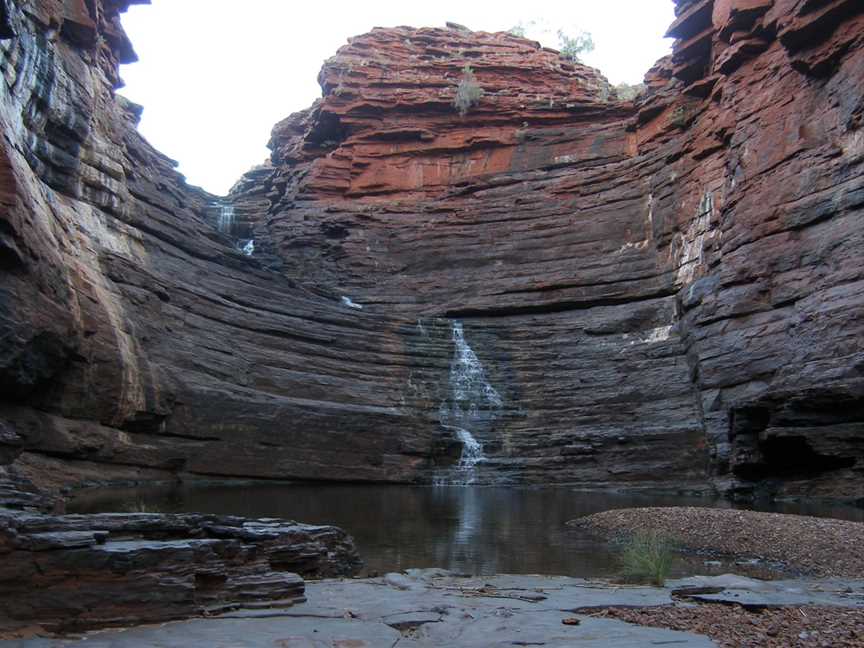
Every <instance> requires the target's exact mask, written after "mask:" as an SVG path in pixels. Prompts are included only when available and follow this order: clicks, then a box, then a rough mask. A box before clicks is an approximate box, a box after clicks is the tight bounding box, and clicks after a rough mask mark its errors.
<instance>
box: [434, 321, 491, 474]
mask: <svg viewBox="0 0 864 648" xmlns="http://www.w3.org/2000/svg"><path fill="white" fill-rule="evenodd" d="M452 330H453V359H452V360H451V361H450V376H449V387H450V389H449V394H448V397H447V398H446V399H445V400H444V401H442V403H441V406H440V407H439V409H438V420H439V421H440V423H441V425H442V426H444V427H445V428H447V429H450V430H453V431H454V432H455V434H456V437H457V438H458V439H459V442H460V443H461V444H462V454H461V456H460V458H459V463H458V464H457V466H456V471H455V473H454V474H451V475H448V476H446V477H445V478H443V479H440V480H436V482H437V483H446V484H460V485H467V484H471V483H473V482H474V480H475V478H476V466H477V465H478V464H480V463H482V462H483V461H485V459H486V456H485V455H484V454H483V444H482V443H480V441H478V440H477V438H476V437H475V434H480V433H482V432H483V431H485V430H486V429H488V428H489V427H491V424H492V422H493V421H494V420H495V419H496V418H497V417H498V410H499V409H500V408H501V406H502V404H503V400H502V398H501V396H500V394H499V393H498V392H497V391H496V390H495V388H494V387H493V386H492V385H491V384H489V381H488V380H487V379H486V370H485V369H484V368H483V365H482V364H481V362H480V360H479V358H478V357H477V354H476V353H474V350H473V349H472V348H471V346H470V345H469V344H468V342H467V341H466V340H465V332H464V330H463V328H462V322H459V321H454V322H453V325H452Z"/></svg>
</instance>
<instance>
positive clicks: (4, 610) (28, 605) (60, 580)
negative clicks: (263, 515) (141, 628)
mask: <svg viewBox="0 0 864 648" xmlns="http://www.w3.org/2000/svg"><path fill="white" fill-rule="evenodd" d="M360 564H361V563H360V560H359V559H358V557H357V552H356V550H355V549H354V545H353V542H352V541H351V539H350V538H349V537H348V536H347V535H346V534H345V532H344V531H342V530H341V529H338V528H336V527H327V526H309V525H304V524H297V523H294V522H285V521H280V520H247V519H243V518H234V517H219V516H215V515H162V514H154V513H126V514H123V513H117V514H103V515H65V516H46V515H38V514H29V513H14V512H11V511H8V510H5V509H2V508H0V633H3V632H8V631H12V630H16V629H20V628H22V627H25V626H28V625H32V624H39V625H40V626H42V627H45V628H47V629H49V630H54V631H69V630H78V629H83V628H91V627H102V626H106V625H129V624H136V623H144V622H152V621H164V620H168V619H177V618H183V617H188V616H194V615H200V614H204V613H215V612H220V611H224V610H226V609H230V608H232V607H237V606H240V605H246V606H248V605H257V606H271V605H279V606H287V605H292V604H293V603H296V602H303V601H305V600H306V599H305V598H304V597H303V591H304V582H303V578H302V577H308V578H327V577H335V576H346V575H351V574H353V573H355V572H356V571H357V570H358V569H359V567H360Z"/></svg>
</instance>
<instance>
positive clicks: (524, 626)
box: [3, 569, 864, 648]
mask: <svg viewBox="0 0 864 648" xmlns="http://www.w3.org/2000/svg"><path fill="white" fill-rule="evenodd" d="M709 590H710V591H713V592H715V595H717V596H720V597H721V598H722V597H724V596H725V597H726V598H727V599H730V600H740V599H742V598H747V599H748V600H749V601H750V604H752V605H754V606H757V605H761V606H767V607H770V608H772V609H774V608H776V609H782V610H788V609H793V608H792V607H790V606H798V607H800V606H805V605H808V606H819V609H820V610H823V613H824V615H825V616H826V617H831V618H841V617H843V616H844V615H848V614H850V613H851V614H860V612H861V611H862V610H864V581H843V580H836V579H835V580H827V579H824V580H791V581H771V582H763V581H756V580H752V579H748V578H742V577H737V576H720V577H702V578H695V579H684V580H681V581H671V582H670V583H668V584H667V586H666V587H665V588H657V587H644V586H618V585H612V584H610V583H606V582H599V581H587V580H582V579H577V578H568V577H553V576H506V575H499V576H489V577H476V578H466V577H460V576H457V575H454V574H451V573H448V572H444V571H441V570H429V569H427V570H409V571H408V572H406V573H402V574H387V575H385V576H384V577H382V578H373V579H355V580H344V579H343V580H324V581H318V582H309V583H307V587H306V596H307V600H306V601H305V602H303V603H299V604H297V605H294V606H292V607H288V608H284V607H278V606H276V607H273V608H270V609H249V608H242V609H237V610H234V611H232V612H229V613H226V614H222V615H218V616H211V617H207V618H200V619H190V620H186V621H176V622H171V623H165V624H160V625H155V626H146V627H137V628H126V629H113V630H106V631H103V632H91V633H88V634H86V635H82V636H80V637H65V638H32V639H28V640H21V641H16V642H10V643H9V644H3V645H4V646H5V645H10V646H11V645H15V646H19V647H21V648H61V647H66V646H74V645H78V644H81V645H86V646H88V647H89V648H109V647H110V648H124V647H125V646H130V647H132V646H160V647H161V648H173V647H178V648H179V647H181V646H182V647H183V648H193V647H197V646H202V647H205V646H206V647H207V648H210V647H212V646H244V647H253V648H255V647H259V646H260V647H264V646H266V647H268V648H271V647H273V646H279V647H282V648H382V647H386V648H391V647H396V648H432V647H436V648H437V647H440V646H454V647H464V648H480V647H482V648H490V647H496V646H508V647H512V646H546V647H551V648H554V647H562V646H586V647H590V646H596V647H597V648H600V647H604V648H605V647H608V646H615V647H616V648H628V647H636V646H639V647H640V648H642V647H645V646H672V645H674V646H676V647H679V646H680V647H682V648H708V647H712V646H718V645H721V644H718V643H715V641H714V640H712V639H710V638H709V637H707V636H704V634H703V633H699V632H682V631H676V630H671V629H664V628H652V627H645V626H641V625H633V624H630V623H626V622H624V621H622V620H619V619H615V618H611V617H608V616H607V617H605V618H604V617H603V616H601V615H600V614H599V612H600V611H601V610H606V609H608V608H617V609H646V610H649V609H650V610H656V609H664V610H678V609H692V608H693V606H694V605H695V606H698V607H707V606H712V607H714V606H717V607H720V606H723V607H725V606H727V605H728V604H727V603H725V602H724V601H720V600H717V601H710V602H708V601H704V602H700V601H698V600H697V599H695V598H692V597H694V596H698V594H696V592H697V591H709ZM742 632H746V629H743V630H742ZM806 645H810V644H806ZM816 645H818V644H816Z"/></svg>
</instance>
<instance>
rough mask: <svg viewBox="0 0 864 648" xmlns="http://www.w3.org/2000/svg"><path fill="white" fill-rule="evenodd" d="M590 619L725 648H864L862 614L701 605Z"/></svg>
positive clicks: (615, 611)
mask: <svg viewBox="0 0 864 648" xmlns="http://www.w3.org/2000/svg"><path fill="white" fill-rule="evenodd" d="M591 616H596V617H601V618H608V619H619V620H621V621H627V622H628V623H635V624H637V625H643V626H651V627H655V628H669V629H670V630H682V631H686V632H695V633H697V634H704V635H707V636H709V637H711V639H713V640H714V641H715V642H716V643H718V644H719V645H720V646H723V648H787V647H791V646H796V647H797V646H801V647H805V646H806V647H807V648H811V647H817V646H818V647H819V648H822V647H823V646H825V647H828V646H830V647H831V648H852V647H857V648H860V647H861V646H864V610H861V609H848V608H829V607H786V608H778V609H767V610H762V611H760V612H751V611H748V610H745V609H743V608H741V607H738V606H734V605H733V606H729V605H698V606H696V607H669V606H666V607H653V608H639V609H628V608H608V609H605V610H601V611H596V610H592V611H591Z"/></svg>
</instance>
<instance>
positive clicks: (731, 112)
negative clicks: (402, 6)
mask: <svg viewBox="0 0 864 648" xmlns="http://www.w3.org/2000/svg"><path fill="white" fill-rule="evenodd" d="M8 4H9V10H8V11H7V12H6V14H5V15H4V16H3V18H4V21H3V23H4V25H5V26H6V27H5V29H6V31H5V32H4V34H6V35H8V34H14V37H12V38H7V39H6V40H3V41H2V56H3V60H4V71H5V75H6V78H5V81H4V84H3V86H2V87H3V93H2V97H0V119H2V123H3V129H4V133H6V135H7V137H6V139H5V141H4V142H2V144H0V156H2V158H0V169H2V176H0V188H2V193H0V201H2V204H3V206H4V210H5V211H4V214H3V218H2V219H0V263H2V268H3V271H4V272H3V274H2V277H0V386H2V391H3V394H4V396H3V402H2V405H0V418H2V419H3V421H5V426H4V428H3V429H6V430H7V431H8V434H4V435H0V449H3V451H2V452H0V459H2V460H3V461H6V462H9V461H12V462H13V463H12V464H11V468H5V469H4V470H5V471H6V472H8V473H9V475H10V477H9V479H10V480H12V479H16V480H18V481H17V482H16V483H22V480H26V479H28V478H29V479H31V480H32V481H34V482H37V483H41V484H42V485H48V484H47V482H48V479H47V477H48V476H49V475H51V474H52V472H55V473H56V474H57V477H56V479H54V482H55V485H57V486H60V485H62V484H64V483H68V482H73V481H80V480H81V479H82V478H93V479H96V478H102V479H104V478H111V477H117V478H124V479H130V478H152V477H155V476H160V477H163V478H164V477H165V476H169V475H173V474H176V473H191V474H193V475H222V476H256V477H267V478H313V479H320V478H322V477H323V478H328V479H354V480H375V481H395V482H405V481H415V480H417V481H426V480H429V479H431V478H432V477H433V475H434V474H435V473H436V471H438V470H439V469H440V468H441V467H442V466H447V465H450V464H452V463H453V462H454V460H455V458H456V457H458V454H459V447H460V446H459V441H458V439H457V438H456V436H455V434H454V431H453V430H452V429H451V428H449V427H448V426H447V425H446V423H447V421H448V420H450V419H448V418H447V416H449V414H448V412H451V413H452V412H453V411H455V408H457V406H458V407H459V408H461V407H462V406H463V405H464V403H460V401H459V398H460V397H459V394H458V393H457V392H458V388H460V386H464V385H463V384H462V383H464V380H469V381H475V382H476V381H477V380H479V377H480V376H481V374H480V373H478V372H477V371H474V373H470V372H469V374H466V376H467V378H466V377H465V376H463V377H462V378H461V379H460V378H459V376H458V375H457V376H456V378H454V373H455V372H458V371H459V370H460V367H461V368H462V369H464V367H463V365H465V364H466V363H468V364H469V365H470V364H471V363H475V365H471V366H474V367H475V368H476V366H477V365H481V364H482V367H483V373H482V379H483V381H485V383H484V385H483V386H482V387H483V389H485V388H486V387H489V389H491V390H492V391H487V392H486V393H487V396H488V398H487V399H486V402H485V403H481V404H480V405H481V407H479V408H478V407H476V406H477V403H474V405H475V408H474V410H478V411H476V412H475V413H476V417H477V421H478V427H477V428H476V429H475V430H473V431H472V432H473V433H474V434H475V436H476V438H477V439H478V440H479V441H480V442H481V443H482V444H483V446H484V451H485V454H486V461H485V462H484V463H482V464H480V466H479V467H478V470H479V471H480V473H479V474H480V478H481V479H488V480H498V481H505V482H540V483H577V484H580V485H582V486H609V485H612V486H615V487H630V488H639V487H652V488H658V487H659V488H675V489H695V490H706V489H708V488H710V487H711V486H712V485H713V486H715V487H718V488H720V489H723V490H732V491H740V492H752V490H753V489H754V488H756V487H765V488H766V489H767V490H768V491H770V492H778V493H782V494H805V495H806V494H811V495H812V494H816V495H828V496H842V497H847V498H860V497H862V496H864V493H862V492H861V486H860V484H861V483H862V482H861V471H862V470H864V455H862V449H861V447H862V446H861V438H862V435H864V432H862V425H864V375H862V366H864V365H862V361H864V351H862V344H861V340H862V339H864V318H862V312H864V308H862V306H864V276H862V273H864V270H862V264H861V259H862V250H864V246H862V238H861V237H862V228H861V227H860V225H861V219H862V209H864V207H862V206H864V148H862V146H864V144H862V143H864V140H862V132H864V129H862V126H864V124H862V121H864V103H862V99H861V93H860V88H861V87H862V83H864V47H862V45H864V43H862V32H864V16H862V10H861V9H862V7H861V6H860V3H859V2H849V1H841V0H834V1H830V2H829V1H825V2H814V1H812V0H773V1H771V0H704V1H701V2H689V1H685V0H681V1H679V2H678V3H677V7H678V19H677V20H676V22H675V24H674V25H673V26H672V27H671V29H670V34H671V35H673V36H675V37H676V38H677V39H678V40H677V41H676V45H675V50H674V53H673V54H672V56H671V57H669V58H667V59H664V60H662V61H660V62H659V63H658V64H657V65H656V66H655V68H654V69H653V70H652V71H651V72H650V73H649V76H648V78H647V80H646V86H647V90H646V92H645V93H644V94H643V95H642V96H640V97H638V98H637V99H636V100H635V102H621V101H618V100H617V97H616V96H615V93H614V90H612V89H611V88H610V87H609V86H608V84H607V83H606V82H605V80H604V79H603V78H602V77H601V76H600V75H599V74H598V73H597V72H596V71H594V70H591V69H590V68H586V67H584V66H581V65H578V64H573V63H570V62H568V61H565V60H563V59H562V58H561V57H560V56H559V55H558V54H557V53H556V52H553V51H551V50H545V49H542V48H540V47H539V46H538V45H537V44H535V43H532V42H530V41H526V40H524V39H520V38H516V37H514V36H510V35H507V34H485V33H477V32H469V31H467V30H464V29H458V28H450V29H409V28H398V29H387V30H383V29H376V30H373V31H372V32H370V33H369V34H366V35H364V36H360V37H357V38H355V39H352V40H351V42H350V43H349V44H348V45H346V46H345V47H344V48H342V49H341V50H340V52H339V53H338V54H337V55H336V57H334V58H333V59H331V60H329V61H328V62H327V63H326V64H325V66H324V69H323V70H322V73H321V77H320V80H321V83H322V87H323V89H324V97H323V98H322V99H321V100H320V101H319V102H317V103H316V104H315V105H314V106H313V107H312V108H310V109H309V110H307V111H303V112H301V113H298V114H295V115H292V116H291V117H289V118H288V119H286V120H285V121H283V122H281V123H280V124H278V125H277V126H276V128H275V129H274V131H273V138H272V141H271V147H272V149H273V156H272V160H271V162H270V164H268V165H265V166H262V167H260V168H258V169H255V170H254V171H252V172H250V173H249V174H247V176H245V177H244V178H243V179H242V180H241V181H240V182H239V183H238V185H237V186H236V187H235V190H234V191H233V192H232V194H231V195H230V196H229V197H227V198H216V197H213V196H209V195H207V194H205V193H204V192H202V191H199V190H196V189H194V188H190V187H188V186H187V185H186V184H185V183H184V182H183V179H182V178H181V177H180V176H178V175H177V174H176V173H175V172H174V171H173V169H172V164H171V161H170V160H167V159H165V158H164V157H163V156H161V155H159V154H158V153H156V152H155V151H153V150H152V148H150V147H149V146H148V145H147V144H146V142H144V141H143V140H142V139H141V138H140V137H139V136H138V135H137V133H135V130H134V121H135V118H136V114H137V112H138V110H139V109H138V108H137V107H135V106H132V105H130V104H129V103H128V102H125V101H124V100H122V99H121V98H119V97H116V96H115V95H114V94H113V91H112V88H113V86H114V85H115V84H116V83H117V73H116V69H117V63H118V61H120V60H127V59H128V58H130V57H131V56H132V51H131V48H130V47H129V45H128V41H127V40H126V39H125V37H123V36H122V32H121V31H118V29H119V26H118V24H117V22H116V14H117V11H119V10H121V9H122V8H123V3H116V2H107V1H106V2H103V3H101V4H100V3H95V4H97V5H99V7H98V8H96V9H92V5H93V4H94V3H83V7H80V6H79V5H78V3H76V2H62V3H61V2H57V3H42V4H41V5H40V7H39V9H38V10H34V9H33V7H32V6H31V5H29V4H18V3H8ZM82 9H83V11H85V12H86V14H85V13H82V12H81V10H82ZM88 16H89V19H90V22H87V20H85V18H86V17H88ZM67 23H68V26H66V27H65V28H64V25H67ZM94 29H95V30H96V34H97V38H95V39H93V38H88V37H87V34H88V33H90V32H88V30H90V31H92V30H94ZM466 67H470V69H471V74H470V75H467V74H466ZM469 76H470V77H473V79H474V81H475V82H476V84H477V85H478V86H479V88H480V89H482V94H479V101H474V102H472V104H471V105H470V106H469V107H468V110H467V111H465V112H464V114H460V112H459V111H458V110H457V109H456V108H455V107H454V98H455V95H456V92H457V87H458V85H459V83H460V81H461V80H463V78H467V77H469ZM475 98H476V97H475ZM237 239H243V240H244V241H245V240H246V239H253V243H254V250H250V251H252V254H251V256H247V255H245V254H243V253H241V252H240V251H239V250H238V249H236V244H237ZM454 320H459V321H461V322H462V328H459V329H458V331H459V333H458V334H457V325H456V324H454ZM463 331H464V333H463ZM460 343H461V347H460ZM460 348H461V350H460ZM469 351H470V353H469ZM460 354H461V355H460ZM460 363H461V364H460ZM460 380H462V382H460ZM492 395H494V398H493V397H492ZM470 410H471V407H470V404H468V407H467V409H466V410H464V411H470ZM460 411H463V410H460ZM4 457H5V459H3V458H4ZM91 476H92V477H91ZM97 476H98V477H97ZM712 482H713V484H712ZM16 492H19V493H20V489H17V491H16Z"/></svg>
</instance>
